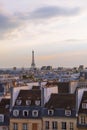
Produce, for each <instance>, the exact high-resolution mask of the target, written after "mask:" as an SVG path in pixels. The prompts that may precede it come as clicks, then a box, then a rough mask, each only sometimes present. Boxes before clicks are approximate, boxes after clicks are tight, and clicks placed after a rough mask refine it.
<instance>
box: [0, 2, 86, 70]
mask: <svg viewBox="0 0 87 130" xmlns="http://www.w3.org/2000/svg"><path fill="white" fill-rule="evenodd" d="M32 50H34V53H35V64H36V66H37V67H41V66H44V65H51V66H52V67H61V66H63V67H76V66H77V67H78V66H79V65H84V66H85V67H87V0H0V68H10V67H14V66H16V67H18V68H19V67H24V68H26V67H30V66H31V62H32V59H31V58H32V57H31V56H32Z"/></svg>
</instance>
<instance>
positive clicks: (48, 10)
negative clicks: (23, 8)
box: [0, 6, 80, 39]
mask: <svg viewBox="0 0 87 130" xmlns="http://www.w3.org/2000/svg"><path fill="white" fill-rule="evenodd" d="M79 12H80V9H79V8H62V7H57V6H46V7H42V8H37V9H36V10H34V11H31V12H29V11H28V12H24V13H22V12H16V13H14V14H13V15H10V14H7V13H6V12H4V11H1V12H0V39H3V38H5V37H7V36H10V34H12V32H14V30H15V29H17V30H18V29H19V27H20V26H22V25H23V24H24V23H25V22H26V21H31V20H32V22H35V21H34V20H39V19H42V20H43V19H44V20H46V19H49V18H53V17H58V16H67V17H68V16H73V15H76V14H78V13H79ZM28 25H29V22H28Z"/></svg>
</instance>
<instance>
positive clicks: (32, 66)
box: [31, 51, 35, 69]
mask: <svg viewBox="0 0 87 130" xmlns="http://www.w3.org/2000/svg"><path fill="white" fill-rule="evenodd" d="M31 68H33V69H34V68H35V61H34V51H32V63H31Z"/></svg>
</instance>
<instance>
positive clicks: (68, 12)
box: [30, 6, 80, 19]
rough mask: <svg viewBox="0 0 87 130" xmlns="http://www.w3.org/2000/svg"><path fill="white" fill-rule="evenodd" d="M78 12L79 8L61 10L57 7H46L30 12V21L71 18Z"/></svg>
mask: <svg viewBox="0 0 87 130" xmlns="http://www.w3.org/2000/svg"><path fill="white" fill-rule="evenodd" d="M79 12H80V8H78V7H76V8H65V7H64V8H63V7H57V6H46V7H42V8H38V9H36V10H35V11H33V12H31V14H30V18H31V19H46V18H52V17H58V16H73V15H77V14H78V13H79Z"/></svg>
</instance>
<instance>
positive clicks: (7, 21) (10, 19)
mask: <svg viewBox="0 0 87 130" xmlns="http://www.w3.org/2000/svg"><path fill="white" fill-rule="evenodd" d="M19 26H20V22H19V20H17V18H15V17H14V16H13V15H7V14H5V13H3V12H1V13H0V39H3V38H4V37H5V35H6V33H10V32H11V31H13V30H14V29H15V28H17V27H19Z"/></svg>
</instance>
